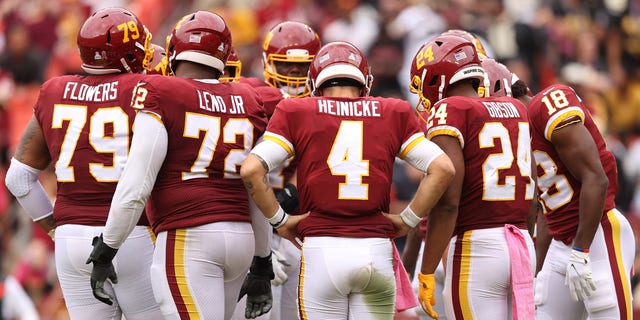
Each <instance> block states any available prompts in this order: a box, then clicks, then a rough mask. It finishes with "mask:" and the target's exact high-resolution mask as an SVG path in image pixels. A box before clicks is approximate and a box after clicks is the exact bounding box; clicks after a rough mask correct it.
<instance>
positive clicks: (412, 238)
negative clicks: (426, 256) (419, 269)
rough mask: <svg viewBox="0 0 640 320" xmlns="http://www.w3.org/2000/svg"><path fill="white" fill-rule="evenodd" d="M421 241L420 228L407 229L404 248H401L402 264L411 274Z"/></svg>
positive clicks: (414, 267)
mask: <svg viewBox="0 0 640 320" xmlns="http://www.w3.org/2000/svg"><path fill="white" fill-rule="evenodd" d="M421 243H422V237H420V228H413V229H411V230H409V233H408V234H407V239H406V242H405V244H404V249H403V250H402V264H403V265H404V267H405V268H406V269H407V271H408V272H409V273H410V274H411V275H413V271H414V270H415V269H416V262H417V261H418V252H419V251H420V245H421Z"/></svg>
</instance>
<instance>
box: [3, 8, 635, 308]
mask: <svg viewBox="0 0 640 320" xmlns="http://www.w3.org/2000/svg"><path fill="white" fill-rule="evenodd" d="M109 6H119V7H125V8H128V9H130V10H131V11H133V12H134V13H136V15H137V16H138V17H139V18H140V20H141V21H142V22H143V23H145V24H146V26H147V27H148V29H149V30H150V31H151V32H152V34H153V35H154V37H153V39H152V42H153V43H155V44H158V45H161V46H164V42H165V37H166V34H167V33H168V31H169V30H170V29H171V28H172V26H173V24H174V23H175V21H177V19H178V18H179V17H181V16H183V15H184V14H186V13H188V12H191V11H195V10H212V11H214V12H216V13H218V14H220V15H221V16H223V17H224V18H225V20H226V21H227V23H228V24H229V27H230V29H231V31H232V35H233V43H234V47H235V48H236V50H237V52H238V55H239V57H240V60H241V61H242V64H243V67H242V73H243V75H244V76H255V77H262V72H263V66H262V57H261V51H262V47H261V44H262V36H263V35H264V34H265V33H266V31H267V30H268V29H269V28H270V27H272V26H273V25H275V24H276V23H278V22H281V21H284V20H296V21H301V22H305V23H307V24H309V25H310V26H311V27H313V28H314V29H315V30H316V31H317V32H318V34H319V35H320V37H321V40H322V41H323V42H328V41H336V40H346V41H349V42H351V43H353V44H355V45H356V46H357V47H358V48H360V49H361V50H362V51H363V53H364V54H365V55H366V56H367V57H368V61H369V64H370V65H371V66H372V71H373V74H374V76H375V80H374V86H373V90H372V95H381V96H387V97H401V98H404V99H407V100H409V101H410V102H412V103H415V101H412V99H414V97H413V95H410V94H409V90H408V86H409V64H410V63H411V59H412V58H413V56H414V54H415V52H416V51H417V49H418V48H419V47H420V45H421V44H422V43H423V42H424V41H426V40H428V39H429V38H430V37H431V36H432V35H435V34H439V33H441V32H443V31H445V30H447V29H453V28H455V29H464V30H467V31H470V32H472V33H474V34H476V35H477V36H478V37H479V38H480V39H482V40H483V42H484V43H483V44H484V46H485V47H486V48H487V51H488V54H489V55H490V56H491V57H493V58H495V59H496V60H498V61H500V62H503V63H504V64H505V65H507V66H508V67H509V68H510V69H511V70H512V71H513V72H514V73H516V74H517V75H518V76H519V77H520V79H523V80H524V81H525V82H527V83H528V84H529V87H530V88H531V90H532V91H533V92H534V93H536V92H537V90H538V89H539V88H543V87H546V86H548V85H550V84H552V83H559V82H561V83H567V84H569V85H571V86H572V87H573V88H575V89H576V91H577V92H578V94H580V96H581V98H582V99H583V100H585V101H586V104H587V105H588V106H589V107H590V108H592V112H593V115H594V117H595V118H596V119H597V122H598V125H599V128H600V129H601V131H602V132H603V135H605V136H606V137H607V139H608V144H609V147H610V149H611V150H612V151H614V153H615V154H616V156H617V160H618V168H619V186H620V187H619V190H618V197H617V201H618V203H617V206H618V208H619V209H621V210H623V211H624V213H625V214H627V216H628V217H629V219H630V220H631V222H632V224H633V225H634V228H636V238H637V239H638V237H637V236H638V235H640V139H638V138H639V137H640V0H628V1H625V0H609V1H606V0H590V1H581V0H326V1H325V0H264V1H259V0H233V1H230V0H227V1H222V0H190V1H177V0H130V1H127V0H112V1H106V0H29V1H24V0H3V1H1V2H0V16H1V17H2V19H1V20H0V179H2V181H4V172H5V171H6V168H7V167H8V164H9V160H10V159H11V155H12V153H13V151H14V150H13V148H15V146H16V145H17V143H18V139H19V137H20V135H21V133H22V130H23V129H24V127H25V125H26V123H27V122H28V120H29V118H30V117H31V115H32V109H31V107H32V105H33V104H34V103H35V99H36V98H37V92H38V90H39V86H40V85H41V84H42V83H43V82H44V81H46V80H47V79H50V78H51V77H54V76H58V75H63V74H76V73H82V69H81V68H80V57H79V55H78V52H77V48H76V35H77V32H78V29H79V27H80V26H81V25H82V23H83V22H84V20H85V19H86V17H88V15H89V14H90V13H91V12H93V11H95V10H97V9H99V8H103V7H109ZM418 181H419V174H418V175H416V172H413V171H411V170H408V169H407V168H406V167H405V166H404V165H403V164H402V163H400V162H399V163H397V166H396V170H395V177H394V190H393V191H394V197H393V201H394V203H393V204H392V206H391V208H392V211H394V210H397V211H400V210H399V209H401V208H404V207H405V206H406V203H407V202H406V201H408V200H409V199H410V198H411V196H412V195H413V192H414V191H415V187H416V185H417V183H418ZM42 182H43V184H44V185H45V187H46V188H47V189H48V190H49V194H51V195H52V197H53V195H54V194H55V188H56V183H55V178H54V177H53V171H52V170H50V171H49V172H48V175H45V178H43V181H42ZM53 200H54V199H52V201H53ZM396 208H397V209H396ZM20 210H21V208H20V206H19V205H18V204H17V203H16V202H15V201H14V200H13V199H12V198H11V197H10V194H9V193H8V192H7V191H6V188H5V186H4V184H1V185H0V240H1V242H0V261H1V263H2V269H1V270H2V275H5V274H12V275H13V276H15V277H16V279H17V280H18V281H19V282H20V283H21V284H22V286H23V287H24V288H25V290H26V291H27V293H28V294H29V295H30V296H31V298H32V300H33V301H34V303H35V305H36V306H37V308H38V311H39V312H40V314H41V316H42V319H67V318H68V316H67V315H66V313H65V310H64V302H63V301H62V295H61V293H60V289H59V286H58V284H57V280H56V279H55V271H54V270H53V268H54V264H53V262H52V260H53V253H52V250H53V244H52V242H51V239H50V238H49V237H48V235H46V234H42V232H41V231H39V230H40V229H39V228H32V222H31V221H30V220H29V218H27V216H26V215H24V214H22V213H21V212H20ZM637 243H638V244H640V241H637ZM636 247H638V248H640V246H639V245H636ZM637 257H639V258H640V255H637ZM636 261H638V264H637V267H638V268H636V270H640V259H636ZM634 284H635V283H634ZM87 285H88V284H87ZM638 297H640V292H639V293H638V294H637V295H636V299H635V300H636V301H635V305H636V309H638V310H640V299H638Z"/></svg>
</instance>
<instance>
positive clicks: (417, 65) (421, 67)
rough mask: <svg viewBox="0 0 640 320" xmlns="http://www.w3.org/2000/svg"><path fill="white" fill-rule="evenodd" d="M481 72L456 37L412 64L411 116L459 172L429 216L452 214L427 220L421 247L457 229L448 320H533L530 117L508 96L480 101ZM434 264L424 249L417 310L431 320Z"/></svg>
mask: <svg viewBox="0 0 640 320" xmlns="http://www.w3.org/2000/svg"><path fill="white" fill-rule="evenodd" d="M484 74H485V72H484V70H483V69H482V67H481V66H480V59H479V55H478V53H477V51H476V48H475V46H474V44H473V43H472V42H471V41H468V40H466V39H464V38H463V37H459V36H453V35H441V36H438V37H436V38H434V39H432V40H430V41H428V42H426V43H425V44H423V45H422V47H421V48H420V49H419V51H418V52H417V53H416V55H415V57H414V60H413V63H412V69H411V82H410V83H411V89H412V91H413V92H414V93H416V94H417V95H418V96H419V100H420V104H419V105H418V106H417V107H416V110H417V111H418V112H421V113H425V114H426V116H422V118H423V119H425V120H426V122H427V137H428V138H429V139H431V140H432V141H433V142H435V143H436V144H437V145H439V146H440V147H441V148H442V149H443V150H444V151H445V153H446V154H447V155H449V157H450V158H451V159H452V160H453V163H454V165H455V167H456V177H455V178H454V180H453V183H452V184H451V185H450V186H449V188H448V189H447V191H446V192H445V194H444V196H443V197H442V199H441V201H440V202H439V204H438V206H436V208H434V210H433V212H432V213H431V214H432V215H438V214H442V213H444V212H449V211H454V212H455V214H453V215H451V214H448V215H447V216H448V217H451V219H450V220H447V224H446V225H434V224H433V223H432V222H431V221H429V225H428V228H427V234H426V243H427V244H429V243H430V241H431V236H430V234H431V233H432V232H444V231H443V230H450V228H453V227H454V226H455V228H454V229H453V237H452V238H451V241H450V243H449V244H448V246H449V249H448V253H447V259H446V265H445V270H446V277H445V288H444V292H443V295H444V300H445V301H444V304H445V312H446V315H447V318H450V319H463V318H478V319H509V318H510V317H511V316H512V314H513V316H514V317H520V318H522V319H531V318H533V316H534V308H533V291H532V286H533V267H534V265H535V255H534V248H533V241H532V238H531V236H530V234H529V231H528V230H529V228H530V226H529V225H528V222H530V221H532V219H531V218H530V217H534V216H535V208H536V206H535V203H534V201H532V200H533V196H534V187H535V184H534V181H533V180H532V179H531V170H532V162H531V148H530V144H529V141H530V140H529V127H528V123H527V111H526V109H525V106H524V105H523V104H522V103H521V102H520V101H518V100H516V99H513V98H509V97H503V98H480V97H478V87H479V86H480V84H481V83H483V81H484ZM456 216H457V219H456V218H455V217H456ZM443 245H444V246H446V245H447V244H443ZM439 260H440V256H438V255H435V256H434V254H433V253H431V252H428V251H427V249H425V251H424V253H423V261H422V271H421V273H420V274H418V278H419V280H420V283H421V286H420V294H419V298H420V300H421V301H420V302H421V303H422V306H423V308H424V309H425V311H426V312H427V313H428V314H429V315H431V316H432V317H434V318H435V317H437V314H436V313H435V312H434V311H433V310H432V305H433V304H434V303H435V301H434V300H433V299H432V297H433V287H434V285H433V283H434V275H433V273H434V270H435V268H436V266H437V265H438V262H439ZM487 270H491V272H487ZM513 270H518V271H521V272H520V273H517V274H516V273H515V272H514V273H512V272H511V271H513ZM516 276H518V277H516ZM512 303H513V306H515V307H513V306H512Z"/></svg>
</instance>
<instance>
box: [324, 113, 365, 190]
mask: <svg viewBox="0 0 640 320" xmlns="http://www.w3.org/2000/svg"><path fill="white" fill-rule="evenodd" d="M363 145H364V124H363V123H362V121H347V120H343V121H342V122H340V128H339V129H338V133H337V134H336V137H335V139H334V140H333V145H332V146H331V152H329V157H328V158H327V165H328V166H329V170H331V174H332V175H334V176H344V178H345V182H343V183H340V185H339V186H338V199H342V200H366V199H368V198H369V185H368V184H366V183H362V177H364V176H368V175H369V160H364V159H362V153H363V149H364V146H363Z"/></svg>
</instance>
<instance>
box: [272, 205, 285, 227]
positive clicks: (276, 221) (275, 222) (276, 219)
mask: <svg viewBox="0 0 640 320" xmlns="http://www.w3.org/2000/svg"><path fill="white" fill-rule="evenodd" d="M287 219H289V215H288V214H287V213H286V212H284V210H283V209H282V207H278V211H276V214H275V215H274V216H273V217H271V218H269V223H270V224H271V226H272V227H274V228H276V229H278V228H280V227H282V226H283V225H284V224H285V223H286V222H287Z"/></svg>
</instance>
